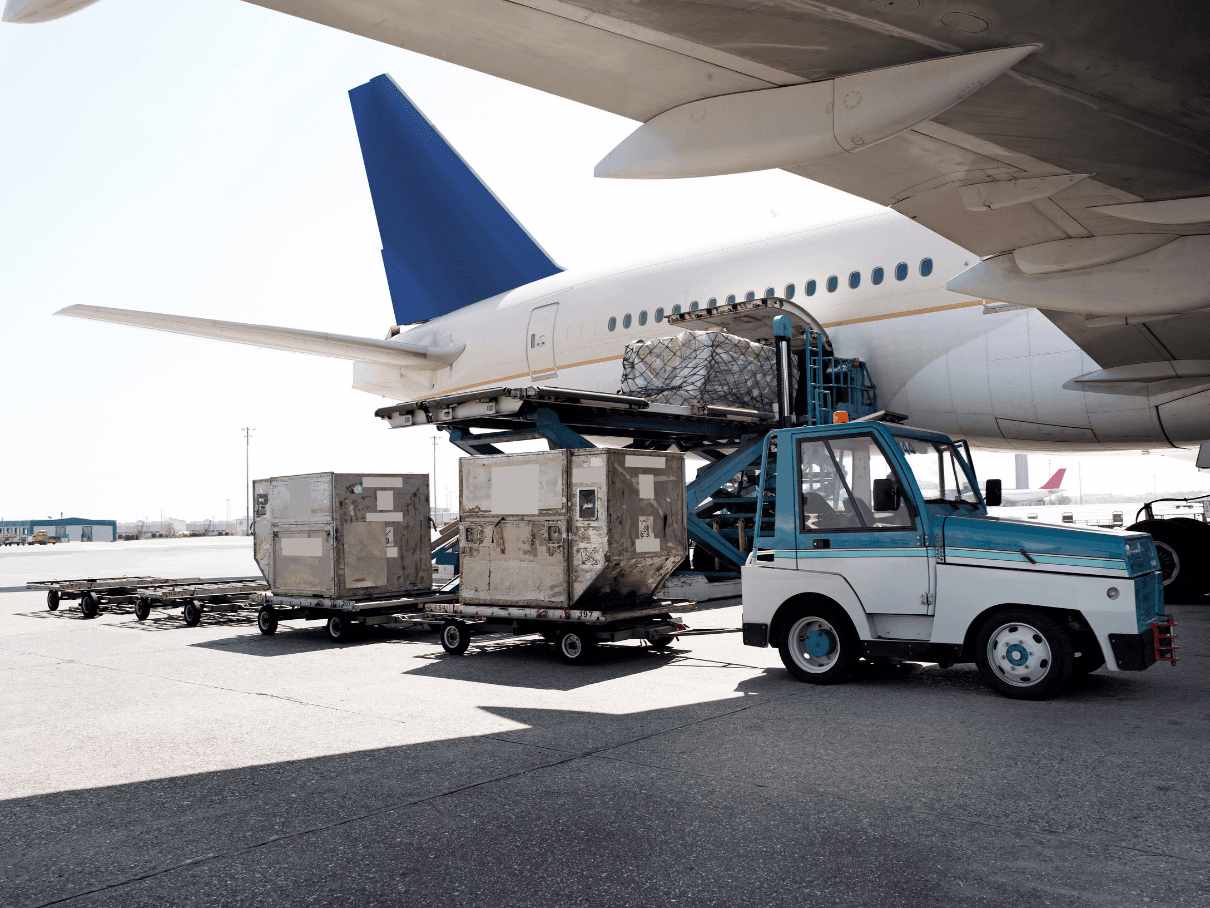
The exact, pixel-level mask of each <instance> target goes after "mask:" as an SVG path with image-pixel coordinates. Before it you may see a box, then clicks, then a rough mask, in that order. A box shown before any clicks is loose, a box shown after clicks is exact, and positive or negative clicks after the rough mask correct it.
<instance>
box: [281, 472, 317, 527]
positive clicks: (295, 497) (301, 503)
mask: <svg viewBox="0 0 1210 908" xmlns="http://www.w3.org/2000/svg"><path fill="white" fill-rule="evenodd" d="M286 494H287V495H288V496H289V497H290V516H291V517H292V518H293V519H295V520H310V519H311V480H310V478H309V477H307V476H302V477H299V478H298V479H290V480H287V481H286Z"/></svg>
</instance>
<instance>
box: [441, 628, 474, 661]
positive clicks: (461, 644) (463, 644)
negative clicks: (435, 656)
mask: <svg viewBox="0 0 1210 908" xmlns="http://www.w3.org/2000/svg"><path fill="white" fill-rule="evenodd" d="M470 645H471V632H470V628H468V627H467V626H466V625H465V624H463V623H462V622H461V621H447V622H445V624H443V625H441V648H442V649H443V650H445V651H446V652H447V653H449V654H450V655H451V656H461V655H462V654H463V653H465V652H466V650H467V648H468V647H469V646H470Z"/></svg>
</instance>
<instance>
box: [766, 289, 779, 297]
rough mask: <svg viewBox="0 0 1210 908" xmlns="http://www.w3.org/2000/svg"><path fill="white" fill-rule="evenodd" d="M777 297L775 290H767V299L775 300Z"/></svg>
mask: <svg viewBox="0 0 1210 908" xmlns="http://www.w3.org/2000/svg"><path fill="white" fill-rule="evenodd" d="M775 296H777V291H776V290H775V289H774V288H772V287H766V288H765V299H767V300H768V299H773V297H775Z"/></svg>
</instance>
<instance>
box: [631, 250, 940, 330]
mask: <svg viewBox="0 0 1210 908" xmlns="http://www.w3.org/2000/svg"><path fill="white" fill-rule="evenodd" d="M919 267H920V276H921V277H928V276H929V275H930V274H932V273H933V260H932V259H931V258H925V259H921V260H920V266H919ZM908 271H909V268H908V263H907V262H900V263H899V264H898V265H896V266H895V280H897V281H906V280H907V276H908ZM884 280H886V272H885V271H884V270H883V269H882V267H881V266H879V267H877V268H874V269H873V270H872V271H871V272H870V283H872V284H875V285H878V284H881V283H882V282H883V281H884ZM848 283H849V288H850V289H852V290H856V289H857V288H858V287H860V286H861V272H860V271H853V272H851V273H850V274H849V281H848ZM824 287H825V288H827V291H828V293H835V292H836V290H837V288H838V287H840V278H839V277H837V276H836V275H835V274H833V275H832V276H831V277H829V278H828V279H827V280H826V281H824ZM818 289H819V286H818V285H817V284H816V283H815V281H813V280H811V281H807V283H806V286H805V288H804V290H805V291H806V294H807V296H814V295H815V292H816V291H817V290H818ZM797 292H798V288H797V287H796V286H795V285H794V284H786V289H785V292H784V293H783V294H782V297H783V298H784V299H788V300H792V299H794V294H795V293H797ZM771 296H777V288H776V287H766V288H765V298H768V297H771ZM744 299H745V300H754V299H756V292H755V291H753V290H749V291H748V292H747V293H745V294H744ZM734 302H735V294H734V293H732V294H731V295H730V296H728V297H727V301H726V305H728V306H730V305H732V304H733V303H734ZM717 305H718V298H717V297H713V296H712V297H710V299H708V300H706V308H707V309H713V308H714V307H715V306H717ZM698 308H701V304H700V303H699V302H698V301H697V300H694V301H693V302H692V303H690V304H689V311H690V312H692V311H693V310H694V309H698ZM672 311H673V312H680V311H681V307H680V305H679V304H678V305H676V306H673V307H672ZM663 320H664V308H663V307H662V306H661V307H660V308H659V309H656V310H655V323H656V324H657V325H658V324H659V323H660V322H662V321H663ZM631 324H632V318H631V315H630V313H629V312H628V313H626V314H625V315H623V316H622V327H623V328H629V327H630V326H631ZM639 324H640V325H645V324H647V311H646V310H644V311H642V312H640V313H639ZM617 327H618V319H617V316H610V318H609V330H610V331H616V330H617Z"/></svg>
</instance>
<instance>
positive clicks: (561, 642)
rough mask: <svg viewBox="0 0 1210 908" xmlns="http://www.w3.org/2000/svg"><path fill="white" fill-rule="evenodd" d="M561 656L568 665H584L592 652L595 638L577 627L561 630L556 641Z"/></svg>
mask: <svg viewBox="0 0 1210 908" xmlns="http://www.w3.org/2000/svg"><path fill="white" fill-rule="evenodd" d="M555 646H556V648H557V649H558V651H559V658H560V659H562V660H563V661H564V662H566V663H567V664H568V665H583V664H584V663H585V662H587V661H588V660H589V658H590V657H591V654H592V646H593V639H592V638H591V637H589V636H588V634H587V633H585V632H584V631H582V630H580V629H578V628H575V629H572V630H568V631H561V632H560V633H559V639H558V640H557V641H556V642H555Z"/></svg>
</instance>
